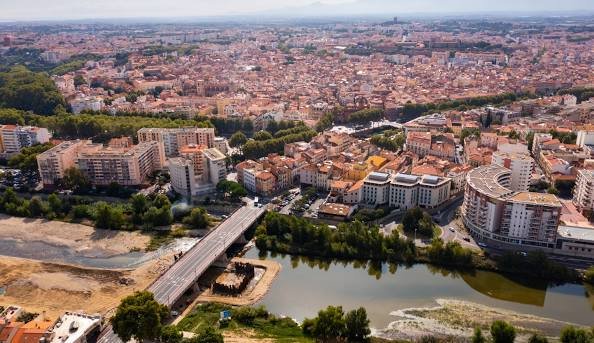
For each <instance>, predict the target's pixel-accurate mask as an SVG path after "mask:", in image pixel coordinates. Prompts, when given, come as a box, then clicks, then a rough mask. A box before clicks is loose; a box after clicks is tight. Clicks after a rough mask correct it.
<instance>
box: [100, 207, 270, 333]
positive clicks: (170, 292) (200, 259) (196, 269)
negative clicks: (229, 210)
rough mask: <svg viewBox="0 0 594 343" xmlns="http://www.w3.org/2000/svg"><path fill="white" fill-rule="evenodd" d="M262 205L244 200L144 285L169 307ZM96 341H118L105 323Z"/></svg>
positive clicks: (261, 210)
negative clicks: (159, 274) (224, 218)
mask: <svg viewBox="0 0 594 343" xmlns="http://www.w3.org/2000/svg"><path fill="white" fill-rule="evenodd" d="M265 211H266V210H265V208H263V207H256V206H254V205H253V204H248V205H246V206H244V207H242V208H240V209H239V210H237V211H235V213H233V215H231V216H230V217H229V218H228V219H227V220H225V221H224V222H222V223H221V224H220V225H219V226H218V227H217V228H216V229H214V230H213V231H212V232H210V233H209V234H208V235H206V236H204V238H202V239H201V240H200V241H199V242H198V243H196V244H195V245H194V246H193V247H192V248H191V249H190V250H188V251H187V252H186V253H185V254H184V255H183V256H182V257H181V258H180V259H179V260H178V261H177V262H176V263H175V264H174V265H172V266H171V268H169V269H168V270H167V271H166V272H165V273H163V274H162V275H161V276H160V277H159V278H158V279H157V280H155V282H154V283H153V284H152V285H151V286H150V287H149V288H148V289H147V290H148V291H150V292H152V293H153V294H154V296H155V300H157V301H158V302H159V303H161V304H163V305H166V306H167V307H169V308H171V307H172V306H173V305H174V304H175V303H176V302H177V301H178V300H179V298H180V297H181V296H182V295H183V294H184V293H185V292H186V291H187V290H188V289H189V288H190V287H192V285H193V284H194V283H195V282H196V281H197V280H198V278H199V277H200V276H201V275H202V274H203V273H204V272H205V271H206V270H207V269H208V268H209V267H210V266H211V265H212V264H213V263H214V262H215V261H216V260H217V259H219V258H220V257H221V256H223V254H225V252H226V251H227V249H228V248H229V247H230V246H231V245H232V244H233V243H234V242H235V241H237V240H239V239H241V238H242V236H243V234H244V232H245V231H246V230H247V229H248V228H249V227H250V226H252V225H253V224H254V223H255V222H256V221H257V220H258V218H260V217H261V216H262V215H263V214H264V212H265ZM98 342H99V343H122V342H121V340H120V339H119V337H118V336H117V335H116V334H115V333H114V332H113V330H112V327H111V325H109V326H107V327H106V328H105V329H104V330H103V332H102V334H101V336H100V337H99V340H98Z"/></svg>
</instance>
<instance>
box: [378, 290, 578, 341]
mask: <svg viewBox="0 0 594 343" xmlns="http://www.w3.org/2000/svg"><path fill="white" fill-rule="evenodd" d="M436 302H437V304H438V305H437V306H435V307H421V308H407V309H402V310H397V311H393V312H392V313H391V315H392V316H394V317H395V318H397V319H396V320H395V321H394V322H392V323H390V324H389V325H388V327H387V328H385V329H381V330H374V335H377V336H378V337H382V338H386V339H398V340H417V339H420V338H421V337H423V336H428V335H431V336H435V337H440V338H448V337H458V338H470V337H471V336H472V334H473V330H474V328H476V327H480V328H481V329H482V330H483V331H484V332H488V331H489V327H490V325H491V323H492V322H493V321H496V320H504V321H507V322H508V323H510V324H512V325H513V326H514V327H515V328H516V329H517V331H518V336H517V338H516V342H527V341H528V339H529V338H530V336H531V335H533V334H535V333H537V334H540V335H544V336H547V337H548V338H549V339H552V340H556V339H557V337H558V336H559V333H560V332H561V330H562V329H563V328H564V327H565V326H567V325H572V324H571V323H568V322H564V321H559V320H554V319H549V318H543V317H539V316H533V315H528V314H521V313H518V312H514V311H510V310H505V309H500V308H494V307H490V306H484V305H480V304H477V303H473V302H468V301H461V300H454V299H436Z"/></svg>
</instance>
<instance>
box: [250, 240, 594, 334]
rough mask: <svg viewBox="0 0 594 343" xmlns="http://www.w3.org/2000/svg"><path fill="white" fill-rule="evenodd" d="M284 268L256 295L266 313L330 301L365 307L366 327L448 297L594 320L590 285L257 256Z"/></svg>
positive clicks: (300, 314)
mask: <svg viewBox="0 0 594 343" xmlns="http://www.w3.org/2000/svg"><path fill="white" fill-rule="evenodd" d="M246 257H248V258H263V259H272V260H275V261H277V262H279V263H280V264H281V265H282V267H283V269H282V271H281V272H280V275H279V276H278V278H277V280H276V281H275V282H274V284H273V285H272V287H271V290H270V292H269V293H268V294H267V295H266V297H265V298H264V299H263V300H262V303H263V304H265V305H266V306H267V307H268V308H269V309H270V310H271V311H273V312H275V313H279V314H284V315H289V316H291V317H293V318H296V319H298V320H301V319H303V318H305V317H311V316H313V315H315V314H316V312H317V311H318V310H319V309H321V308H324V307H326V306H328V305H343V306H344V307H345V308H354V307H358V306H365V307H366V308H367V310H368V314H369V317H370V319H371V322H372V325H373V326H374V327H376V328H383V327H385V326H386V325H387V324H388V323H390V322H391V321H393V320H394V319H395V318H394V317H393V316H391V315H390V313H391V312H392V311H394V310H398V309H404V308H410V307H430V306H435V305H436V303H435V299H439V298H453V299H460V300H466V301H471V302H475V303H479V304H483V305H488V306H492V307H498V308H503V309H509V310H513V311H517V312H520V313H526V314H533V315H537V316H542V317H548V318H552V319H557V320H562V321H569V322H574V323H577V324H583V325H593V324H594V306H593V305H594V300H593V294H594V289H592V288H590V287H588V288H587V287H584V286H583V285H578V284H565V285H547V283H543V282H540V281H535V280H531V279H523V278H519V277H517V276H508V275H502V274H497V273H492V272H487V271H474V272H460V271H453V270H448V269H444V268H439V267H435V266H430V265H423V264H416V265H403V264H399V265H398V264H389V263H375V262H373V263H372V262H366V261H355V262H344V261H326V260H315V259H310V258H304V257H296V256H286V255H274V254H266V253H260V252H259V251H258V250H257V249H255V248H254V249H252V250H250V251H248V253H247V254H246Z"/></svg>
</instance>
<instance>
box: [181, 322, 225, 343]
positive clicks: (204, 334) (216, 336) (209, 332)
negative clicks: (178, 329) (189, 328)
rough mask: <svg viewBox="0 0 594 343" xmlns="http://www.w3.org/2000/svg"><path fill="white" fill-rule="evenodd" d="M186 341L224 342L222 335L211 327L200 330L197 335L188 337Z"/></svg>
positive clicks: (200, 342) (199, 342)
mask: <svg viewBox="0 0 594 343" xmlns="http://www.w3.org/2000/svg"><path fill="white" fill-rule="evenodd" d="M186 342H187V343H224V339H223V335H221V334H220V333H219V332H218V331H217V330H215V329H214V328H212V327H210V326H209V327H207V328H206V329H204V330H202V331H201V332H200V333H199V334H198V335H197V336H194V337H193V338H190V339H188V340H187V341H186Z"/></svg>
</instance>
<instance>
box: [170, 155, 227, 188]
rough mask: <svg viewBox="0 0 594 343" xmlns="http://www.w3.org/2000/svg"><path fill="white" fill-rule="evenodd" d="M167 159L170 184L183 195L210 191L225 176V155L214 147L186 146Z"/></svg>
mask: <svg viewBox="0 0 594 343" xmlns="http://www.w3.org/2000/svg"><path fill="white" fill-rule="evenodd" d="M180 155H181V157H173V158H170V159H169V160H168V163H169V166H168V168H169V174H170V175H171V186H172V187H173V189H174V190H175V191H176V192H177V193H179V194H181V195H182V196H185V197H192V196H197V195H203V194H207V193H209V192H212V191H213V190H214V188H215V186H216V185H217V184H218V183H219V181H221V180H224V179H225V178H226V177H227V167H226V161H225V160H226V157H225V155H224V154H223V153H221V152H220V151H219V150H217V149H216V148H211V149H207V148H206V147H205V146H192V145H190V146H186V147H184V148H182V149H181V150H180Z"/></svg>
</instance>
